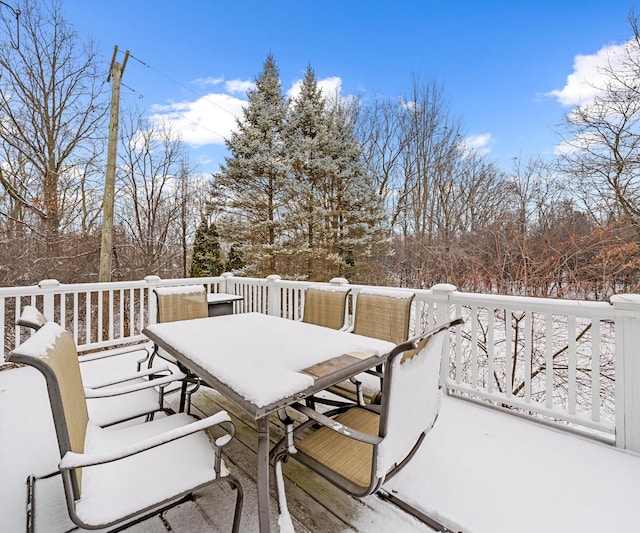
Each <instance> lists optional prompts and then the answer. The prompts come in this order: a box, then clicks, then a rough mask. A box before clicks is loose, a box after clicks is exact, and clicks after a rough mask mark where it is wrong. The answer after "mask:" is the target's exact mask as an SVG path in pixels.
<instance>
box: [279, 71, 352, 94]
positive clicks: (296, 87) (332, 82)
mask: <svg viewBox="0 0 640 533" xmlns="http://www.w3.org/2000/svg"><path fill="white" fill-rule="evenodd" d="M317 81H318V87H319V88H320V90H321V91H322V96H324V97H325V98H327V99H330V98H334V97H336V96H337V97H338V98H341V96H342V78H340V77H338V76H331V77H329V78H324V79H321V80H317ZM301 87H302V80H301V79H300V80H297V81H295V82H293V84H292V85H291V88H290V89H289V90H288V91H287V96H288V97H289V98H296V97H297V96H298V95H299V94H300V89H301Z"/></svg>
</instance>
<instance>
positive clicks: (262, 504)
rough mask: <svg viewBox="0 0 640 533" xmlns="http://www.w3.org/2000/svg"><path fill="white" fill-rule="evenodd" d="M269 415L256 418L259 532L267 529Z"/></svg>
mask: <svg viewBox="0 0 640 533" xmlns="http://www.w3.org/2000/svg"><path fill="white" fill-rule="evenodd" d="M269 446H270V442H269V417H268V416H264V417H262V418H259V419H258V458H257V461H258V480H257V485H258V523H259V525H260V533H265V532H267V533H268V531H269V528H270V523H269V519H270V513H269Z"/></svg>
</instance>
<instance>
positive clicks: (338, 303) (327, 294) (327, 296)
mask: <svg viewBox="0 0 640 533" xmlns="http://www.w3.org/2000/svg"><path fill="white" fill-rule="evenodd" d="M350 292H351V289H350V288H349V287H327V288H324V287H323V288H309V289H307V290H306V291H305V292H304V308H303V314H302V321H303V322H306V323H307V324H315V325H316V326H324V327H326V328H331V329H346V327H347V326H346V324H347V320H346V318H347V313H346V311H347V297H348V296H349V293H350Z"/></svg>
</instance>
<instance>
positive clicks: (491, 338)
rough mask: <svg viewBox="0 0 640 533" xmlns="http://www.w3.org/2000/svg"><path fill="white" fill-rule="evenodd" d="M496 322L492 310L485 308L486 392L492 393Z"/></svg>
mask: <svg viewBox="0 0 640 533" xmlns="http://www.w3.org/2000/svg"><path fill="white" fill-rule="evenodd" d="M495 330H496V321H495V314H494V310H493V309H491V308H487V390H488V391H489V392H493V391H494V390H495V383H494V378H493V376H494V373H495V370H496V367H495V365H496V346H495V334H496V331H495Z"/></svg>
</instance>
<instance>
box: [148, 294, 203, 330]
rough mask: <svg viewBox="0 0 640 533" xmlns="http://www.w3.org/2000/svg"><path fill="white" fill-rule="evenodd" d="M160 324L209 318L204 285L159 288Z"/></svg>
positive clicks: (157, 295)
mask: <svg viewBox="0 0 640 533" xmlns="http://www.w3.org/2000/svg"><path fill="white" fill-rule="evenodd" d="M154 292H155V293H156V297H157V299H158V322H175V321H176V320H190V319H192V318H205V317H207V316H208V306H207V291H206V290H205V288H204V287H203V286H202V285H190V286H182V287H158V288H156V289H154Z"/></svg>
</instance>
